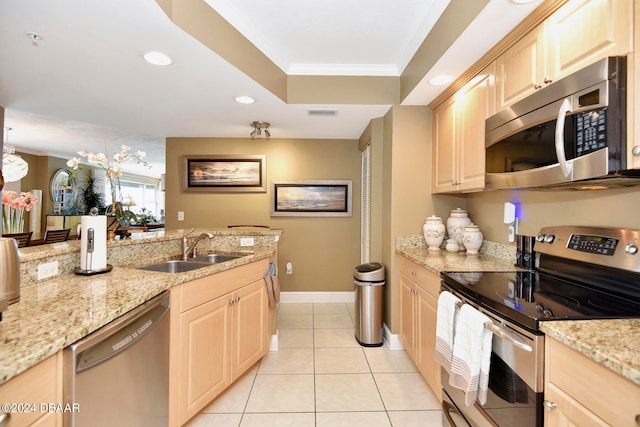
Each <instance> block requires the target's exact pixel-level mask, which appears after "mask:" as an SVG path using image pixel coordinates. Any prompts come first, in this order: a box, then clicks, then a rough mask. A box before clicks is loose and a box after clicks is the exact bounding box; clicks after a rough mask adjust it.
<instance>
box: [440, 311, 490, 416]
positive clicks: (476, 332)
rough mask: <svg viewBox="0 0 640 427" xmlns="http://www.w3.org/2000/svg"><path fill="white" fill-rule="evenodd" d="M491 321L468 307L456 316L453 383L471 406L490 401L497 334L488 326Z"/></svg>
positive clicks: (450, 376)
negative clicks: (491, 365)
mask: <svg viewBox="0 0 640 427" xmlns="http://www.w3.org/2000/svg"><path fill="white" fill-rule="evenodd" d="M487 322H491V319H489V318H488V317H487V316H485V315H484V314H482V313H480V312H479V311H478V310H476V309H475V308H473V307H471V306H470V305H468V304H464V305H463V306H462V307H461V308H460V309H459V310H458V314H457V316H456V325H455V337H454V341H453V359H452V361H451V374H450V375H449V384H451V385H452V386H453V387H455V388H458V389H460V390H462V391H464V392H465V404H466V405H467V406H471V405H473V404H474V403H475V401H476V400H478V401H479V402H480V404H481V405H484V404H485V403H486V401H487V388H488V385H489V367H490V363H491V342H492V339H493V332H491V330H489V329H487V328H485V327H484V325H485V324H486V323H487Z"/></svg>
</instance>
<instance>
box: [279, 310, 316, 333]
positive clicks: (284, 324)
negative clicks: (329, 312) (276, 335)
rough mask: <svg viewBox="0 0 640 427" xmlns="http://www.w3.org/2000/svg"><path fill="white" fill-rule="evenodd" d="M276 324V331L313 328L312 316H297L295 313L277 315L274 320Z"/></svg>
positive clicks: (309, 314)
mask: <svg viewBox="0 0 640 427" xmlns="http://www.w3.org/2000/svg"><path fill="white" fill-rule="evenodd" d="M276 321H277V322H278V330H282V329H289V328H295V329H300V328H303V329H308V328H313V314H311V313H308V314H297V313H291V314H288V313H282V314H278V318H277V320H276Z"/></svg>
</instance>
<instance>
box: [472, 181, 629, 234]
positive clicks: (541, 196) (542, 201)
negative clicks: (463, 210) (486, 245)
mask: <svg viewBox="0 0 640 427" xmlns="http://www.w3.org/2000/svg"><path fill="white" fill-rule="evenodd" d="M505 202H518V203H519V204H520V207H521V210H522V219H521V220H520V222H519V230H518V231H519V233H520V234H526V235H530V236H531V235H535V234H537V233H538V231H539V229H540V227H543V226H548V225H598V226H611V227H629V228H640V215H638V207H640V187H635V188H627V189H611V190H600V191H562V192H555V191H554V192H548V191H544V192H543V191H524V190H517V191H516V190H510V191H507V190H504V191H486V192H482V193H475V194H471V195H469V196H468V199H467V209H468V211H469V216H470V217H471V219H472V220H473V222H475V223H476V224H477V225H478V226H480V230H481V231H482V233H483V234H484V237H485V239H487V240H491V241H494V242H500V243H507V227H506V226H505V225H504V224H502V217H503V209H504V203H505Z"/></svg>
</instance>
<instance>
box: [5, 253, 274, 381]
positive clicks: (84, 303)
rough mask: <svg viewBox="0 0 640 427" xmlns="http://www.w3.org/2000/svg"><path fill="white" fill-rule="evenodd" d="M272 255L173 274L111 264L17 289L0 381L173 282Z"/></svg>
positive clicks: (8, 321) (252, 255)
mask: <svg viewBox="0 0 640 427" xmlns="http://www.w3.org/2000/svg"><path fill="white" fill-rule="evenodd" d="M273 254H274V249H272V248H264V249H261V248H255V249H253V250H252V253H250V254H248V255H246V256H243V257H241V258H237V259H234V260H231V261H226V262H222V263H219V264H214V265H211V266H207V267H204V268H201V269H197V270H192V271H189V272H185V273H178V274H167V273H159V272H153V271H146V270H139V269H137V268H134V267H123V266H114V267H113V270H112V271H110V272H108V273H104V274H97V275H93V276H77V275H75V274H65V275H62V276H58V277H56V278H53V279H50V280H46V281H42V282H39V283H36V284H33V285H31V286H25V287H22V288H21V292H20V293H21V295H20V301H19V302H17V303H15V304H12V305H10V306H9V308H8V309H7V310H5V311H4V312H3V313H2V316H3V320H2V321H1V322H0V384H2V383H4V382H6V381H8V380H9V379H11V378H13V377H14V376H16V375H18V374H20V373H21V372H23V371H25V370H27V369H28V368H30V367H31V366H34V365H36V364H37V363H38V362H40V361H42V360H44V359H46V358H47V357H49V356H51V355H53V354H55V353H56V352H58V351H59V350H61V349H63V348H65V347H66V346H68V345H70V344H72V343H74V342H75V341H77V340H79V339H81V338H83V337H84V336H86V335H88V334H90V333H91V332H93V331H95V330H96V329H99V328H100V327H102V326H104V325H106V324H107V323H109V322H111V321H112V320H114V319H116V318H117V317H119V316H121V315H122V314H125V313H126V312H128V311H130V310H132V309H134V308H136V307H137V306H139V305H140V304H142V303H144V302H146V301H148V300H150V299H151V298H153V297H155V296H156V295H158V294H160V293H162V292H163V291H165V290H167V289H169V288H171V287H172V286H175V285H178V284H180V283H184V282H188V281H191V280H195V279H198V278H200V277H204V276H207V275H211V274H215V273H218V272H220V271H224V270H228V269H231V268H234V267H238V266H240V265H244V264H248V263H250V262H253V261H257V260H260V259H264V258H268V257H270V256H272V255H273Z"/></svg>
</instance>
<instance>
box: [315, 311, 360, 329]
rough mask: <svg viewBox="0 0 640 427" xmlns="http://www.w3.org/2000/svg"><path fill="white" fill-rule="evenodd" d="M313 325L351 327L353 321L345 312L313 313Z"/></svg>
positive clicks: (317, 326)
mask: <svg viewBox="0 0 640 427" xmlns="http://www.w3.org/2000/svg"><path fill="white" fill-rule="evenodd" d="M313 327H314V328H353V321H352V320H351V316H349V314H347V313H316V314H314V315H313Z"/></svg>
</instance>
